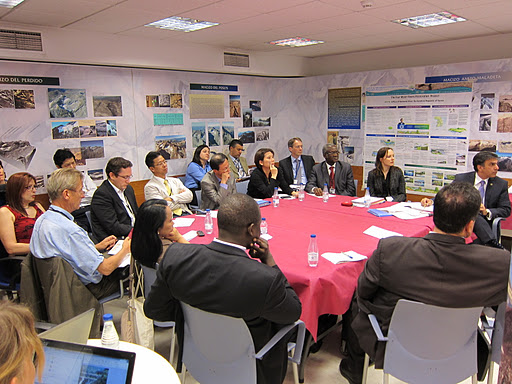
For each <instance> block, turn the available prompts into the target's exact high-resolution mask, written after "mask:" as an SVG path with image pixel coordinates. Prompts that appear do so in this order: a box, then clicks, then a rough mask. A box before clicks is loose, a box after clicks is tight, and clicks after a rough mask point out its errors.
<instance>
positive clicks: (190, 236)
mask: <svg viewBox="0 0 512 384" xmlns="http://www.w3.org/2000/svg"><path fill="white" fill-rule="evenodd" d="M183 237H184V239H185V240H187V241H190V240H192V239H194V238H195V237H197V231H188V232H187V233H185V234H184V235H183Z"/></svg>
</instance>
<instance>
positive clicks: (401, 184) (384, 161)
mask: <svg viewBox="0 0 512 384" xmlns="http://www.w3.org/2000/svg"><path fill="white" fill-rule="evenodd" d="M394 164H395V153H394V152H393V149H391V148H389V147H383V148H381V149H379V150H378V151H377V157H376V159H375V169H372V170H371V171H370V172H368V188H370V195H371V196H375V197H384V198H387V197H388V196H389V197H391V198H392V199H393V201H405V200H406V198H407V195H406V194H405V180H404V174H403V172H402V170H401V169H400V168H398V167H395V165H394ZM388 200H389V199H388Z"/></svg>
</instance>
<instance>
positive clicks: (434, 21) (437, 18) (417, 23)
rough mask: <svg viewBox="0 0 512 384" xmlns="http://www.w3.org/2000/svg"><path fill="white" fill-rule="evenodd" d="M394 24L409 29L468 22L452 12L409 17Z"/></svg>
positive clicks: (395, 21) (394, 21)
mask: <svg viewBox="0 0 512 384" xmlns="http://www.w3.org/2000/svg"><path fill="white" fill-rule="evenodd" d="M392 21H393V23H397V24H402V25H404V26H406V27H409V28H420V27H421V28H425V27H435V26H436V25H443V24H451V23H457V22H460V21H466V19H465V18H463V17H460V16H457V15H454V14H453V13H450V12H438V13H431V14H430V15H423V16H414V17H408V18H407V19H397V20H392Z"/></svg>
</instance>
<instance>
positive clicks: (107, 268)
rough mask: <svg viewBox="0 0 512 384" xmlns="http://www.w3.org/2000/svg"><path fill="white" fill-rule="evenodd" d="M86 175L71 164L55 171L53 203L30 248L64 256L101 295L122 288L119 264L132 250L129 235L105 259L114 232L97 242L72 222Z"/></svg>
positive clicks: (50, 190) (49, 188) (49, 186)
mask: <svg viewBox="0 0 512 384" xmlns="http://www.w3.org/2000/svg"><path fill="white" fill-rule="evenodd" d="M82 180H83V175H82V173H81V172H80V171H78V170H76V169H72V168H62V169H57V170H56V171H54V172H53V173H52V175H51V177H50V179H49V180H48V184H47V191H48V196H49V197H50V200H51V201H52V205H50V208H49V209H48V210H47V211H46V212H45V213H44V214H43V215H42V216H41V217H40V218H39V219H38V220H37V221H36V224H35V225H34V232H33V233H32V238H31V239H30V251H31V252H32V254H33V255H34V256H35V257H37V258H40V259H46V258H50V257H62V258H63V259H64V260H66V261H67V262H68V263H69V264H71V266H72V267H73V270H74V271H75V273H76V274H77V275H78V278H79V279H80V281H81V282H82V283H84V285H85V286H86V287H87V288H88V289H89V291H91V293H92V294H93V295H94V296H95V297H96V298H97V299H102V298H104V297H107V296H109V295H111V294H113V293H115V292H116V291H118V290H119V278H120V277H121V272H122V271H121V269H119V270H117V267H119V265H120V264H121V262H122V261H123V259H124V257H125V256H126V255H127V254H128V253H129V252H130V242H131V241H130V239H126V240H125V241H124V243H123V247H122V248H121V250H120V251H119V252H118V253H116V254H115V255H113V256H110V257H109V258H107V259H105V258H104V257H103V256H102V255H101V253H100V250H104V249H107V248H110V247H111V246H112V245H113V244H114V243H115V242H116V238H115V237H114V236H109V237H107V238H105V239H104V240H103V241H101V242H100V243H98V244H96V245H94V243H93V242H92V241H91V239H89V236H87V233H86V232H85V231H84V230H83V228H80V227H79V226H78V225H77V224H75V223H74V222H73V216H72V215H71V212H73V211H75V210H76V209H78V207H80V201H81V200H82V197H83V195H84V192H83V189H82V188H83V185H82Z"/></svg>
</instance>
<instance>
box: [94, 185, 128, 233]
mask: <svg viewBox="0 0 512 384" xmlns="http://www.w3.org/2000/svg"><path fill="white" fill-rule="evenodd" d="M124 195H125V196H126V199H127V200H128V203H129V204H130V207H131V208H132V211H133V214H134V215H135V216H136V215H137V200H136V199H135V192H134V191H133V188H132V187H131V186H130V185H128V187H126V189H125V191H124ZM91 222H92V234H93V236H94V238H95V240H96V241H101V240H103V239H104V238H105V237H107V236H110V235H114V236H116V237H122V236H128V234H129V233H130V231H131V230H132V223H131V219H130V216H129V215H128V212H127V211H126V207H125V206H124V204H123V202H122V201H121V199H120V198H119V195H118V194H117V192H116V191H115V190H114V188H113V187H112V185H110V182H109V181H108V180H105V181H104V182H103V183H102V184H101V185H100V186H99V188H98V189H97V190H96V192H94V195H93V197H92V201H91Z"/></svg>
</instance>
